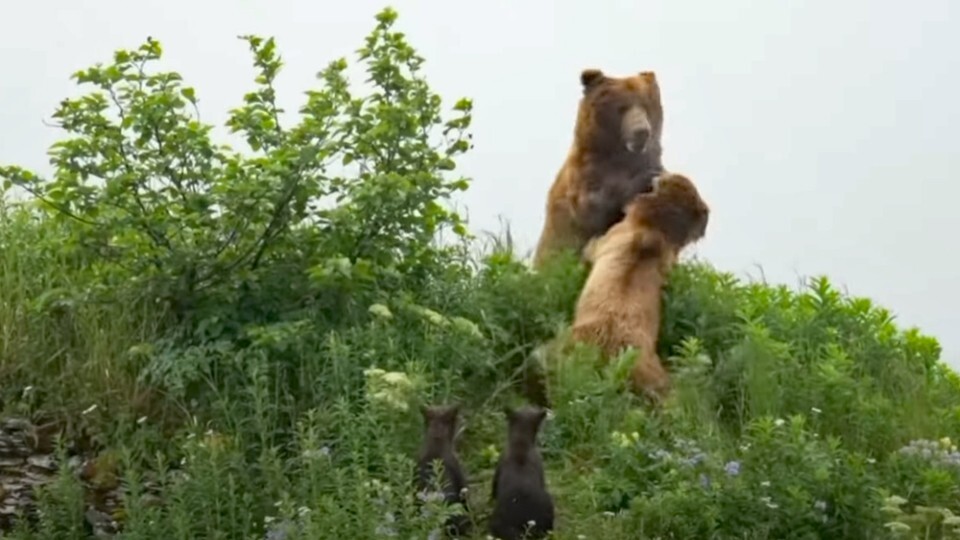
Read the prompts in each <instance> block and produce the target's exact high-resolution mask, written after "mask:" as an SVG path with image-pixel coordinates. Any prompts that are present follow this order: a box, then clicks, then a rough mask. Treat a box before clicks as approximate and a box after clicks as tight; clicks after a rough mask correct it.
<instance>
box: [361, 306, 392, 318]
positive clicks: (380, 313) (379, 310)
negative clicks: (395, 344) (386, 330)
mask: <svg viewBox="0 0 960 540" xmlns="http://www.w3.org/2000/svg"><path fill="white" fill-rule="evenodd" d="M367 311H369V312H370V314H371V315H376V316H377V317H380V318H383V319H392V318H393V313H391V312H390V308H388V307H387V306H385V305H383V304H373V305H372V306H370V307H369V308H367Z"/></svg>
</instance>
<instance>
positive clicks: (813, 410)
mask: <svg viewBox="0 0 960 540" xmlns="http://www.w3.org/2000/svg"><path fill="white" fill-rule="evenodd" d="M810 412H812V413H813V414H820V413H822V412H823V411H821V410H820V409H818V408H816V407H810Z"/></svg>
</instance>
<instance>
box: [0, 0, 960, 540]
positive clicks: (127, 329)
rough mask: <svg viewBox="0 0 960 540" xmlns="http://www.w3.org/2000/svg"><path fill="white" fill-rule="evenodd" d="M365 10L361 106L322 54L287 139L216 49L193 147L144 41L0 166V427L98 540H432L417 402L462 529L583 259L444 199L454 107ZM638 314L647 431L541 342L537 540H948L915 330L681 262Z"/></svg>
mask: <svg viewBox="0 0 960 540" xmlns="http://www.w3.org/2000/svg"><path fill="white" fill-rule="evenodd" d="M396 19H397V13H396V12H395V11H393V10H391V9H385V10H383V11H382V12H381V13H379V14H378V15H377V17H376V25H375V28H374V29H373V30H372V32H371V33H370V34H369V35H368V36H367V37H366V39H365V40H364V42H363V46H362V48H360V49H359V51H358V52H357V55H356V62H357V65H358V66H359V67H362V69H363V70H365V73H366V75H367V76H368V79H369V80H368V81H367V82H366V83H364V84H365V87H364V88H363V89H362V91H361V90H360V88H361V85H358V84H356V83H353V84H352V83H351V81H349V80H348V78H347V75H346V74H347V71H348V67H349V65H348V62H347V60H346V59H336V60H334V61H332V62H330V63H329V64H328V65H327V66H326V67H325V68H324V69H323V70H322V71H321V72H320V73H319V74H318V82H317V86H316V88H314V89H311V90H309V91H307V92H306V95H305V100H304V104H303V105H302V107H301V109H300V110H299V113H300V114H299V116H298V117H297V122H296V123H294V124H293V125H284V122H282V121H281V120H282V117H283V115H282V111H281V109H280V108H279V105H278V104H277V100H276V95H275V91H274V83H275V81H276V80H277V77H278V75H279V73H280V71H281V67H282V62H281V60H280V56H279V54H278V51H277V45H276V44H275V42H274V41H273V40H272V39H265V38H260V37H257V36H245V37H244V38H243V39H244V41H245V43H246V44H247V45H248V46H249V48H250V51H251V53H252V56H253V63H254V67H255V77H256V78H255V82H254V84H253V89H252V90H250V91H249V92H248V93H246V94H245V95H243V96H242V103H241V104H240V105H239V106H238V107H237V108H235V109H233V110H232V111H230V116H229V120H228V122H227V126H228V127H229V129H230V130H231V131H233V132H235V133H237V134H239V135H241V136H242V137H243V138H244V139H245V140H246V142H247V143H248V146H249V148H245V149H243V150H237V149H234V148H230V147H228V146H225V145H222V144H219V143H218V142H216V141H215V140H214V137H213V135H212V133H211V126H210V125H208V124H205V123H203V122H202V121H201V119H200V116H199V104H200V102H199V99H198V95H199V92H197V91H195V90H194V89H193V88H191V87H190V86H188V85H187V84H186V83H185V82H184V81H183V80H181V77H180V76H179V75H178V74H177V73H175V72H164V71H159V70H157V69H156V64H157V60H159V59H160V58H161V55H162V49H161V46H160V44H159V43H158V42H157V41H154V40H148V41H146V42H145V43H144V44H143V45H141V46H140V47H139V48H137V49H133V50H120V51H118V52H117V53H116V54H115V56H114V58H113V59H112V61H110V62H107V63H104V64H97V65H95V66H93V67H90V68H88V69H84V70H81V71H79V72H78V73H76V75H75V77H76V80H77V82H78V84H80V85H81V87H82V88H83V89H84V93H82V94H81V95H79V96H78V97H75V98H70V99H66V100H64V101H63V102H62V103H61V104H60V105H59V107H58V108H57V109H56V113H55V114H54V118H55V120H56V121H57V122H58V125H59V128H60V129H61V130H62V131H63V138H62V139H61V140H60V142H58V143H56V144H55V145H54V146H53V147H52V148H51V153H50V155H51V162H52V165H53V173H52V175H51V176H50V177H49V178H46V177H40V176H39V175H37V174H35V173H32V172H30V171H27V170H24V169H22V168H19V167H16V166H3V167H0V180H2V182H3V188H4V190H10V189H14V188H15V189H21V190H25V192H26V193H28V194H29V197H28V198H27V199H26V200H25V201H21V202H14V201H12V200H9V199H8V200H7V201H6V202H5V203H3V205H2V206H0V381H2V384H0V399H2V406H3V409H4V413H5V414H7V415H18V416H26V417H30V418H32V419H34V420H35V421H37V422H41V421H42V422H48V423H49V422H53V423H56V425H58V426H60V427H62V434H63V440H64V441H81V442H82V444H81V443H77V444H75V445H74V446H75V447H82V448H84V449H86V450H85V451H89V452H95V453H96V454H97V455H98V456H100V458H98V459H100V461H99V462H98V463H99V464H100V466H101V468H102V470H101V471H100V472H101V474H105V475H113V476H114V477H115V478H116V479H117V481H118V482H119V483H120V485H121V486H122V488H123V511H122V513H121V514H119V515H118V516H116V517H117V519H118V521H120V522H121V524H122V531H121V532H120V535H119V536H120V537H121V538H126V539H156V538H169V539H196V538H222V539H228V538H229V539H241V538H242V539H253V538H264V537H268V538H289V539H294V538H304V539H306V538H310V539H317V538H330V539H346V538H350V539H354V538H355V539H361V538H388V537H396V538H404V539H407V538H422V539H426V538H436V536H431V534H435V532H434V531H435V529H436V528H437V527H438V525H439V524H440V523H441V522H442V521H443V519H444V512H443V511H442V509H441V508H439V507H437V506H431V505H430V504H428V505H427V509H428V510H431V511H429V512H422V511H420V510H418V508H417V506H416V505H415V503H414V499H413V496H412V493H411V488H410V486H411V481H412V471H413V463H414V459H415V452H416V449H417V447H418V446H419V444H420V440H421V431H422V420H421V418H420V416H419V413H418V411H417V406H418V405H419V404H421V403H441V402H452V401H459V402H461V403H462V404H463V411H464V413H463V416H464V418H463V427H464V429H463V433H462V434H461V437H460V439H459V453H460V456H461V459H462V460H463V461H464V464H465V466H466V469H467V471H468V473H469V475H470V480H471V492H470V495H469V496H470V500H471V509H472V511H473V512H474V513H475V514H476V517H477V519H479V520H480V522H481V523H485V516H486V515H487V514H488V512H489V510H490V506H491V505H490V503H489V487H490V476H491V474H492V471H493V466H494V463H495V461H496V457H497V452H498V451H500V449H501V448H502V444H503V439H504V434H505V423H504V417H503V414H502V413H501V411H502V408H503V406H504V405H507V404H513V405H516V404H519V403H521V402H522V401H523V398H522V393H521V392H520V389H521V371H522V369H521V368H522V366H523V364H524V362H525V361H526V360H527V359H529V358H531V357H532V356H534V355H536V354H538V353H542V352H543V351H544V350H550V348H549V343H550V340H551V339H552V338H554V336H556V335H558V333H562V332H563V331H564V328H565V325H567V324H569V321H570V316H571V312H572V309H573V305H574V303H575V301H576V297H577V294H578V292H579V290H580V285H581V284H582V282H583V279H584V277H585V276H584V270H583V269H582V268H581V267H580V266H579V265H578V264H577V263H576V261H574V260H573V259H567V260H561V261H558V262H557V263H556V264H554V265H552V266H550V267H548V268H546V269H545V270H544V271H542V272H539V273H534V272H532V271H531V270H529V268H528V264H527V263H526V262H525V261H524V260H523V259H521V258H520V256H519V255H518V254H516V253H515V252H514V249H513V246H512V245H511V243H510V241H509V234H508V233H507V232H504V233H503V234H501V235H499V236H496V237H491V238H488V239H483V238H479V237H477V236H474V235H472V234H471V233H470V232H469V231H468V229H467V224H466V223H465V222H464V220H463V219H462V218H461V217H460V216H459V215H458V214H457V213H456V212H455V211H453V210H452V209H451V206H450V204H449V201H450V196H451V195H453V194H454V193H456V192H458V191H462V190H465V189H467V188H468V186H469V183H470V179H467V178H463V177H461V176H460V175H458V174H457V173H456V160H457V159H458V158H459V157H460V156H462V155H463V154H464V153H465V152H468V151H469V150H470V147H471V139H470V135H469V128H470V123H471V112H472V104H471V101H470V100H469V99H466V98H464V99H459V100H457V101H453V102H448V101H445V100H441V98H440V96H438V95H436V94H435V93H434V92H433V91H432V90H431V89H430V87H429V85H428V84H427V82H426V80H425V79H424V78H423V75H422V71H421V68H422V64H423V61H424V60H423V58H421V57H420V56H419V55H418V54H417V52H416V50H415V49H414V48H413V47H412V46H411V44H410V43H409V42H408V40H407V37H406V36H405V35H404V34H403V33H402V32H400V31H399V30H397V29H396V27H395V25H396ZM504 128H505V129H509V127H508V126H504ZM678 151H680V150H678ZM559 158H560V156H558V159H559ZM545 166H546V167H547V168H546V169H545V175H547V174H548V173H549V170H548V169H549V168H550V167H551V166H552V165H551V164H545ZM546 177H547V176H544V178H546ZM481 181H482V179H481ZM544 186H546V184H544ZM709 238H710V234H709V230H708V232H707V237H706V239H705V241H707V242H709ZM664 299H665V318H664V325H663V328H662V332H661V343H660V353H661V355H662V356H663V358H664V359H665V361H666V363H667V365H668V367H669V369H670V371H671V373H672V374H673V377H674V384H675V392H674V394H673V396H672V398H671V400H670V401H669V402H668V403H667V404H666V406H665V407H664V409H663V410H662V411H660V412H653V411H651V410H650V409H649V408H647V407H644V406H643V405H642V404H641V403H640V402H639V401H638V400H636V399H635V398H633V397H631V396H630V395H629V394H628V393H626V392H624V391H623V388H622V386H623V381H624V379H625V377H626V369H625V365H624V363H623V362H621V361H618V362H612V363H611V364H610V365H609V367H606V368H603V369H597V368H595V367H594V364H593V361H594V359H595V356H596V351H593V350H591V349H589V348H588V347H577V348H575V349H574V350H572V351H570V352H569V353H568V354H552V355H547V356H548V357H549V359H550V363H549V366H550V372H549V378H550V392H551V398H552V401H553V406H554V408H553V411H552V416H551V418H550V419H549V420H548V421H547V422H546V424H545V426H544V431H543V434H542V438H541V440H542V446H543V453H544V457H545V459H546V462H547V468H548V470H547V475H548V483H549V486H550V489H551V491H552V492H553V494H554V496H555V498H556V501H557V513H558V521H557V530H556V535H555V537H556V538H559V539H577V538H595V539H606V540H617V539H627V538H630V539H633V538H638V537H639V538H677V539H686V538H741V539H742V538H757V539H759V538H853V539H856V538H864V539H876V538H901V537H902V538H960V532H958V531H960V529H958V525H960V517H957V516H954V514H953V512H958V513H960V497H958V496H960V453H958V451H957V448H956V447H955V446H954V443H953V442H952V440H951V439H950V438H951V437H953V438H954V439H956V438H958V436H960V382H958V378H957V375H956V374H955V373H954V372H953V371H951V370H950V369H949V368H947V367H946V366H944V365H943V364H942V363H941V362H940V361H939V357H940V348H939V346H938V344H937V342H936V340H934V339H932V338H930V337H927V336H924V335H923V334H922V333H920V332H919V331H917V330H915V329H901V328H899V327H898V326H897V325H896V324H895V323H894V321H893V316H892V314H891V313H890V312H889V311H887V310H885V309H883V308H882V307H880V306H876V305H874V304H872V303H871V302H870V301H869V300H867V299H864V298H853V297H849V296H846V295H844V294H842V293H840V292H839V291H838V290H837V289H836V288H835V287H834V286H832V285H831V283H830V282H829V281H828V280H827V279H826V278H823V277H820V278H815V279H811V280H809V282H808V283H807V284H806V285H805V286H804V287H802V288H800V289H792V288H788V287H784V286H774V285H768V284H765V283H762V282H752V281H744V280H741V279H737V278H735V277H734V276H732V275H731V274H729V273H725V272H723V271H721V270H718V269H715V268H713V267H712V266H711V265H709V264H707V263H705V262H702V261H687V262H684V263H683V264H681V265H680V266H679V267H678V268H677V269H676V270H675V272H674V273H673V275H672V276H671V278H670V282H669V285H668V289H667V291H666V292H665V295H664ZM545 345H546V347H545ZM65 453H66V449H65V450H63V452H62V455H63V456H65ZM64 470H66V469H65V468H64ZM38 500H39V510H40V511H39V513H38V515H37V517H36V519H34V520H21V521H20V522H19V524H18V525H17V526H16V527H14V528H13V529H12V530H10V531H7V532H6V533H5V534H6V537H9V538H17V539H32V538H60V539H74V538H88V537H89V532H88V531H87V529H86V528H85V526H84V524H83V521H84V512H83V508H84V501H83V493H82V490H80V489H79V488H78V484H77V480H76V478H75V477H74V476H72V475H70V474H66V473H64V474H61V475H60V476H59V477H58V478H57V480H56V481H55V482H53V483H51V484H49V485H48V486H47V487H45V488H44V489H43V490H41V493H40V494H39V499H38ZM477 538H483V534H479V535H478V536H477Z"/></svg>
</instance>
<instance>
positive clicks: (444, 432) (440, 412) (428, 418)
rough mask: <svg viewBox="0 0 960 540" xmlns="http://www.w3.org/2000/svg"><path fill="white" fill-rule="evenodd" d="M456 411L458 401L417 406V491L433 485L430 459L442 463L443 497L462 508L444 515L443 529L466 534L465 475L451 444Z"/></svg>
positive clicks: (456, 534) (423, 492)
mask: <svg viewBox="0 0 960 540" xmlns="http://www.w3.org/2000/svg"><path fill="white" fill-rule="evenodd" d="M459 412H460V406H459V405H449V406H433V407H426V406H421V407H420V413H421V414H422V415H423V419H424V423H425V425H426V433H425V436H424V441H423V446H422V447H421V449H420V455H419V458H418V459H417V466H416V486H417V494H418V495H419V496H426V495H427V493H429V492H430V491H431V490H432V489H433V486H434V485H435V482H434V477H433V474H434V467H433V462H434V460H440V461H441V462H442V463H443V478H442V480H441V482H440V485H441V486H442V487H443V492H442V494H443V500H444V502H445V503H447V504H459V505H461V506H462V507H463V510H464V512H463V513H462V514H457V515H454V516H450V518H449V519H447V521H446V530H447V534H449V535H451V536H459V535H464V534H467V533H468V532H469V530H470V525H471V523H470V517H469V516H468V515H467V513H466V512H467V496H466V488H467V478H466V475H465V474H464V472H463V466H462V465H461V464H460V460H459V458H457V454H456V452H455V450H454V444H453V443H454V437H455V435H456V427H457V415H458V414H459Z"/></svg>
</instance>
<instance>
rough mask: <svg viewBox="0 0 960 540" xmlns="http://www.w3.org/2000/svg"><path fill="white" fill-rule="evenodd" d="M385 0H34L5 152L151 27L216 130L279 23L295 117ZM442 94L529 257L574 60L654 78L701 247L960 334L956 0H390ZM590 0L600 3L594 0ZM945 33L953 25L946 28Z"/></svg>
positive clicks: (574, 83)
mask: <svg viewBox="0 0 960 540" xmlns="http://www.w3.org/2000/svg"><path fill="white" fill-rule="evenodd" d="M384 2H385V0H349V1H347V0H342V1H338V2H323V1H318V0H313V1H306V0H296V1H295V0H270V1H267V0H232V1H227V0H192V1H185V0H164V1H162V2H161V1H154V0H150V1H146V0H140V1H137V2H131V1H129V0H124V1H121V0H34V1H32V2H17V3H16V6H15V7H14V6H8V8H7V9H6V10H5V14H4V20H5V22H6V24H4V29H3V32H2V33H0V68H2V73H3V77H0V120H2V122H0V163H4V164H9V163H16V164H20V165H24V166H28V167H32V168H34V169H35V170H40V171H46V170H48V166H47V158H46V155H45V151H46V149H47V147H48V146H49V145H50V144H51V143H52V142H54V141H55V140H56V139H57V136H58V133H57V131H56V130H54V129H53V128H50V127H47V126H44V124H43V122H42V121H43V120H44V119H49V118H50V113H52V112H53V110H54V108H55V107H56V105H57V103H58V102H59V100H60V99H62V98H63V97H66V96H67V95H70V94H72V93H73V92H74V91H75V90H74V87H73V85H72V83H71V81H70V80H69V78H68V77H69V75H70V74H71V73H73V72H74V71H76V70H77V69H80V68H83V67H86V66H88V65H91V64H93V63H95V62H97V61H106V60H109V58H110V56H111V54H112V53H113V51H114V50H115V49H118V48H133V47H136V46H137V45H139V44H140V43H141V42H142V41H143V40H144V39H145V38H146V37H147V36H148V35H150V36H153V37H154V38H156V39H158V40H160V42H161V43H162V45H163V46H164V49H165V67H168V68H172V69H175V70H177V71H179V72H180V73H181V74H183V75H184V77H185V78H186V80H187V83H188V84H192V85H194V86H195V87H196V88H197V93H198V95H199V97H200V100H201V111H202V113H203V119H204V120H205V121H208V122H210V121H212V122H215V123H217V124H222V122H223V120H224V119H225V117H226V110H227V109H228V108H229V107H233V106H235V105H238V104H239V103H240V98H241V96H242V94H243V93H244V92H245V91H247V90H248V89H249V88H250V87H251V85H250V81H251V79H252V68H251V67H250V57H249V54H248V51H247V49H246V47H245V44H244V43H242V42H241V41H239V40H238V39H236V36H237V35H239V34H244V33H255V34H260V35H263V36H271V35H272V36H275V37H276V38H277V40H278V45H279V48H280V51H281V54H282V55H283V57H284V60H285V62H286V67H285V70H284V72H283V73H282V75H281V81H280V85H279V90H280V97H281V101H282V103H283V105H284V106H286V107H287V108H288V109H291V110H295V109H296V108H297V107H298V106H299V105H300V104H301V103H302V92H303V91H304V90H305V89H307V88H309V87H311V86H315V83H314V74H315V73H316V72H317V71H319V70H320V69H322V68H323V67H324V66H325V65H326V63H327V62H329V61H330V60H332V59H334V58H337V57H340V56H344V55H352V54H353V51H354V50H355V49H356V48H357V47H359V46H360V45H361V44H362V40H363V38H364V36H365V35H366V34H367V33H368V32H369V31H370V30H371V29H372V28H373V25H374V19H373V17H374V15H375V14H376V12H378V11H379V10H380V9H381V8H382V7H384V6H385V5H386V4H385V3H384ZM392 5H393V6H394V7H395V8H396V9H397V10H398V12H399V14H400V19H399V22H398V27H399V28H400V29H401V30H403V31H404V32H406V33H407V36H408V38H409V39H410V40H411V42H412V44H413V45H414V47H416V48H417V49H418V50H419V52H420V53H421V54H422V55H423V56H425V57H426V59H427V64H426V66H425V70H426V72H427V75H428V77H429V79H430V82H431V84H432V85H433V87H434V88H435V90H437V91H438V92H440V94H441V95H442V96H444V97H445V99H446V100H447V104H448V105H452V103H453V101H454V100H455V99H456V98H457V97H460V96H468V97H471V98H473V99H474V103H475V123H474V129H473V133H474V139H475V143H476V148H475V150H474V151H473V152H472V154H471V155H469V156H467V157H466V158H464V159H463V160H462V161H461V163H460V164H461V170H462V171H463V172H464V173H466V174H468V175H470V176H472V177H473V178H474V183H473V186H472V188H471V189H470V191H469V192H468V194H467V195H466V196H465V198H464V199H463V201H464V204H466V205H467V206H468V207H469V217H470V222H471V229H472V230H474V231H480V230H483V229H487V230H498V229H500V219H501V218H502V219H504V220H506V221H507V222H509V223H510V225H511V228H512V230H513V233H514V235H515V239H516V240H517V241H518V243H519V244H520V246H521V247H522V248H524V249H532V247H533V245H534V243H535V242H536V239H537V236H538V235H539V232H540V227H541V223H542V219H543V205H544V198H545V196H546V192H547V189H548V188H549V186H550V183H551V182H552V180H553V177H554V174H555V173H556V170H557V168H558V167H559V166H560V164H561V162H562V160H563V158H564V156H565V153H566V152H567V149H568V147H569V145H570V142H571V139H572V130H573V122H574V118H575V114H576V106H577V100H578V98H579V96H580V88H579V82H578V78H579V73H580V71H581V70H582V69H583V68H585V67H596V68H600V69H603V70H604V71H606V72H608V73H609V74H611V75H624V74H628V73H633V72H636V71H641V70H654V71H656V73H657V76H658V78H659V80H660V85H661V91H662V94H663V100H664V108H665V118H666V120H665V128H664V140H663V146H664V163H665V165H666V166H667V167H668V168H670V169H673V170H675V171H679V172H684V173H686V174H688V175H690V176H691V177H692V178H693V179H694V180H695V181H696V182H697V183H698V185H699V186H700V189H701V191H702V193H703V195H704V197H705V198H706V199H707V200H708V202H709V203H710V205H711V207H712V209H713V213H712V215H711V223H710V227H709V229H708V232H707V237H706V238H705V239H704V240H703V242H702V243H701V244H700V245H699V246H698V247H697V248H696V249H695V250H694V253H696V254H697V255H699V256H701V257H704V258H706V259H708V260H709V261H711V262H712V263H713V264H714V265H716V266H717V267H718V268H720V269H723V270H728V271H732V272H735V273H737V274H739V275H744V276H746V275H752V276H759V275H760V274H759V268H762V269H763V273H764V275H765V277H766V279H767V280H768V281H772V282H782V283H787V284H789V285H796V284H798V283H799V280H800V279H801V278H802V277H803V276H811V275H819V274H826V275H828V276H829V277H830V278H831V279H832V280H833V281H834V282H835V283H837V284H838V285H839V286H842V287H845V288H846V289H847V290H848V291H849V292H850V293H851V294H856V295H862V296H869V297H871V298H873V299H874V300H875V301H877V302H878V303H880V304H882V305H884V306H886V307H888V308H890V309H891V310H892V311H893V312H894V313H895V314H896V315H897V319H898V321H899V323H900V324H901V325H904V326H912V325H917V326H919V327H920V328H921V329H922V330H923V331H925V332H926V333H929V334H932V335H934V336H936V337H937V338H939V339H940V341H941V344H942V345H943V346H944V350H945V351H944V357H945V360H947V361H948V362H949V363H950V364H951V365H953V366H960V335H958V334H957V332H956V331H955V326H956V321H957V320H958V316H957V311H956V306H957V305H958V304H960V283H958V280H957V279H956V277H957V275H958V266H960V251H958V250H957V248H950V247H949V246H950V245H957V242H956V241H955V240H953V238H954V237H955V235H956V231H960V214H958V212H956V211H955V210H954V209H955V208H956V206H957V202H956V200H957V198H958V196H960V150H958V148H957V146H958V142H960V141H958V137H960V135H958V129H960V128H958V127H960V99H958V98H957V96H960V31H958V28H960V24H958V23H960V2H956V1H955V0H953V1H951V0H915V1H912V2H902V1H891V0H872V1H867V0H843V1H842V2H841V1H836V0H834V1H827V0H806V1H804V2H800V1H771V0H752V1H751V0H726V1H724V2H716V1H708V0H700V1H697V2H694V1H690V0H657V1H649V0H633V1H627V0H617V1H614V0H607V1H605V2H583V1H572V0H554V1H552V2H551V1H547V0H524V1H522V2H518V1H516V0H513V1H509V2H508V1H503V0H496V1H490V0H488V1H484V2H457V1H445V2H441V1H437V0H408V1H396V2H394V3H393V4H392ZM589 6H602V8H601V7H589ZM951 34H953V35H951Z"/></svg>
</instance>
